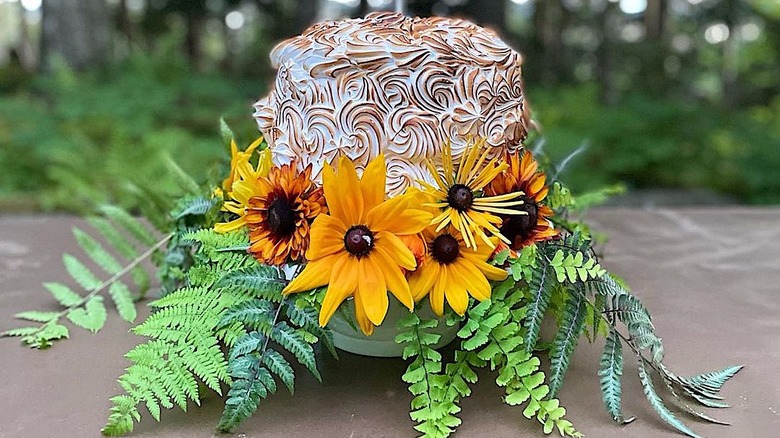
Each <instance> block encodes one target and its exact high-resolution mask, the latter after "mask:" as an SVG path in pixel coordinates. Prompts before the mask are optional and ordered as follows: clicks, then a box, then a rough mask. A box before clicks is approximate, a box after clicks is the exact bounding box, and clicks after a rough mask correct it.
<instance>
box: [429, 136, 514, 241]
mask: <svg viewBox="0 0 780 438" xmlns="http://www.w3.org/2000/svg"><path fill="white" fill-rule="evenodd" d="M484 145H485V140H484V139H480V140H478V141H476V142H475V143H474V144H472V145H470V146H468V147H467V148H466V150H465V151H464V152H463V157H462V160H461V163H460V166H458V170H457V173H456V172H455V171H454V169H453V161H452V152H451V149H450V145H449V143H447V144H446V145H445V146H444V148H443V152H444V154H443V155H444V156H443V157H442V163H443V165H444V175H440V174H439V172H438V170H437V169H436V167H435V165H434V163H433V161H431V160H427V161H426V164H427V166H428V170H429V171H430V173H431V175H433V178H434V181H435V182H436V185H437V187H434V186H432V185H430V184H428V183H426V182H425V181H420V184H422V185H423V186H424V187H425V188H426V190H427V191H428V193H430V194H432V195H433V196H434V197H435V203H433V206H435V207H438V208H439V209H440V211H441V213H440V214H439V215H438V216H436V217H434V219H433V221H432V222H431V225H436V224H438V226H437V227H436V231H441V230H442V229H444V228H445V227H446V226H447V225H450V224H452V226H454V227H455V228H456V229H457V230H458V231H460V233H461V235H462V236H463V241H464V242H465V244H466V247H468V248H476V247H477V242H476V240H475V236H478V237H479V238H480V239H482V241H483V242H485V243H486V244H487V245H488V246H490V247H491V248H495V246H496V244H495V243H494V242H493V241H492V240H491V239H490V238H488V236H487V234H486V233H485V231H486V230H487V231H488V232H489V233H490V234H491V235H493V236H496V237H498V238H500V239H502V240H505V239H506V238H504V237H503V236H501V233H500V232H499V230H498V228H497V227H496V225H498V224H500V223H501V218H499V217H498V216H496V215H494V214H493V213H497V214H507V215H520V214H524V213H523V212H521V211H517V210H512V209H508V208H507V207H513V206H515V205H519V204H522V203H523V201H521V200H516V198H518V197H519V196H520V195H522V193H507V194H502V195H498V196H489V197H482V196H480V191H481V190H482V189H483V188H484V187H485V186H486V185H488V184H489V183H490V182H491V181H492V180H493V178H495V177H496V175H498V174H500V173H501V172H503V171H504V170H506V168H507V167H508V165H507V164H506V163H501V164H499V163H498V160H497V159H493V160H490V161H489V162H488V163H485V161H486V160H487V158H488V155H490V152H491V148H490V147H484ZM483 149H484V151H483ZM507 243H508V241H507Z"/></svg>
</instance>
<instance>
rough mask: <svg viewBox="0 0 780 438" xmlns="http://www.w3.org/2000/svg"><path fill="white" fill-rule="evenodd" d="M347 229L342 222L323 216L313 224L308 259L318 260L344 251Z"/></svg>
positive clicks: (318, 217)
mask: <svg viewBox="0 0 780 438" xmlns="http://www.w3.org/2000/svg"><path fill="white" fill-rule="evenodd" d="M346 232H347V227H346V226H345V225H344V223H343V222H341V220H339V219H338V218H336V217H333V216H329V215H327V214H321V215H319V216H317V218H316V219H314V222H313V223H312V224H311V230H310V234H309V235H310V236H311V238H310V240H309V250H308V252H307V253H306V258H307V259H309V260H317V259H320V258H322V257H325V256H327V255H330V254H334V253H336V252H339V251H343V250H344V234H345V233H346Z"/></svg>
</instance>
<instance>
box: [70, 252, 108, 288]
mask: <svg viewBox="0 0 780 438" xmlns="http://www.w3.org/2000/svg"><path fill="white" fill-rule="evenodd" d="M62 263H63V264H65V269H66V270H67V271H68V274H70V276H71V277H73V279H74V280H76V283H78V284H79V285H80V286H81V287H83V288H84V289H86V290H88V291H92V290H95V289H96V288H98V287H99V286H100V285H101V283H102V282H101V281H100V279H98V278H97V277H95V274H93V273H92V271H90V270H89V268H87V267H86V266H84V264H83V263H81V262H80V261H79V259H77V258H76V257H73V256H72V255H70V254H63V255H62Z"/></svg>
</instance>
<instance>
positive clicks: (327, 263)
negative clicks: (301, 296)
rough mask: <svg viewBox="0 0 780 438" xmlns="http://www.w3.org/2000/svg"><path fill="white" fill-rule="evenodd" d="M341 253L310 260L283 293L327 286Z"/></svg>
mask: <svg viewBox="0 0 780 438" xmlns="http://www.w3.org/2000/svg"><path fill="white" fill-rule="evenodd" d="M340 256H341V255H340V254H334V255H330V256H328V257H324V258H321V259H319V260H317V261H313V262H309V263H307V264H306V267H305V268H303V272H301V273H300V274H298V275H297V276H296V277H295V278H294V279H293V281H291V282H290V284H288V285H287V287H285V288H284V290H283V291H282V293H283V294H285V295H287V294H293V293H296V292H306V291H310V290H312V289H314V288H316V287H320V286H325V285H326V284H328V280H330V271H331V269H332V268H333V264H334V263H335V262H336V260H337V258H338V257H340Z"/></svg>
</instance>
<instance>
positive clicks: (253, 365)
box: [217, 355, 276, 432]
mask: <svg viewBox="0 0 780 438" xmlns="http://www.w3.org/2000/svg"><path fill="white" fill-rule="evenodd" d="M230 375H231V376H232V377H233V379H234V380H233V384H232V385H231V386H230V391H229V392H228V398H227V400H226V401H225V409H224V411H223V412H222V417H221V418H220V420H219V424H218V425H217V429H219V430H220V431H221V432H230V431H232V430H233V429H234V428H235V427H236V426H237V425H238V424H239V423H241V422H242V421H243V420H245V419H247V418H249V417H250V416H251V415H252V414H253V413H254V412H255V411H256V410H257V407H258V405H259V403H260V400H261V399H264V398H266V397H267V396H268V395H269V394H272V393H274V392H275V391H276V383H275V382H274V379H273V377H272V376H271V373H270V372H269V371H268V370H267V369H266V368H265V367H263V366H262V365H261V364H260V361H259V359H258V358H257V357H256V356H254V355H250V356H241V357H239V358H237V359H236V360H234V361H232V362H231V365H230Z"/></svg>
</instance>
